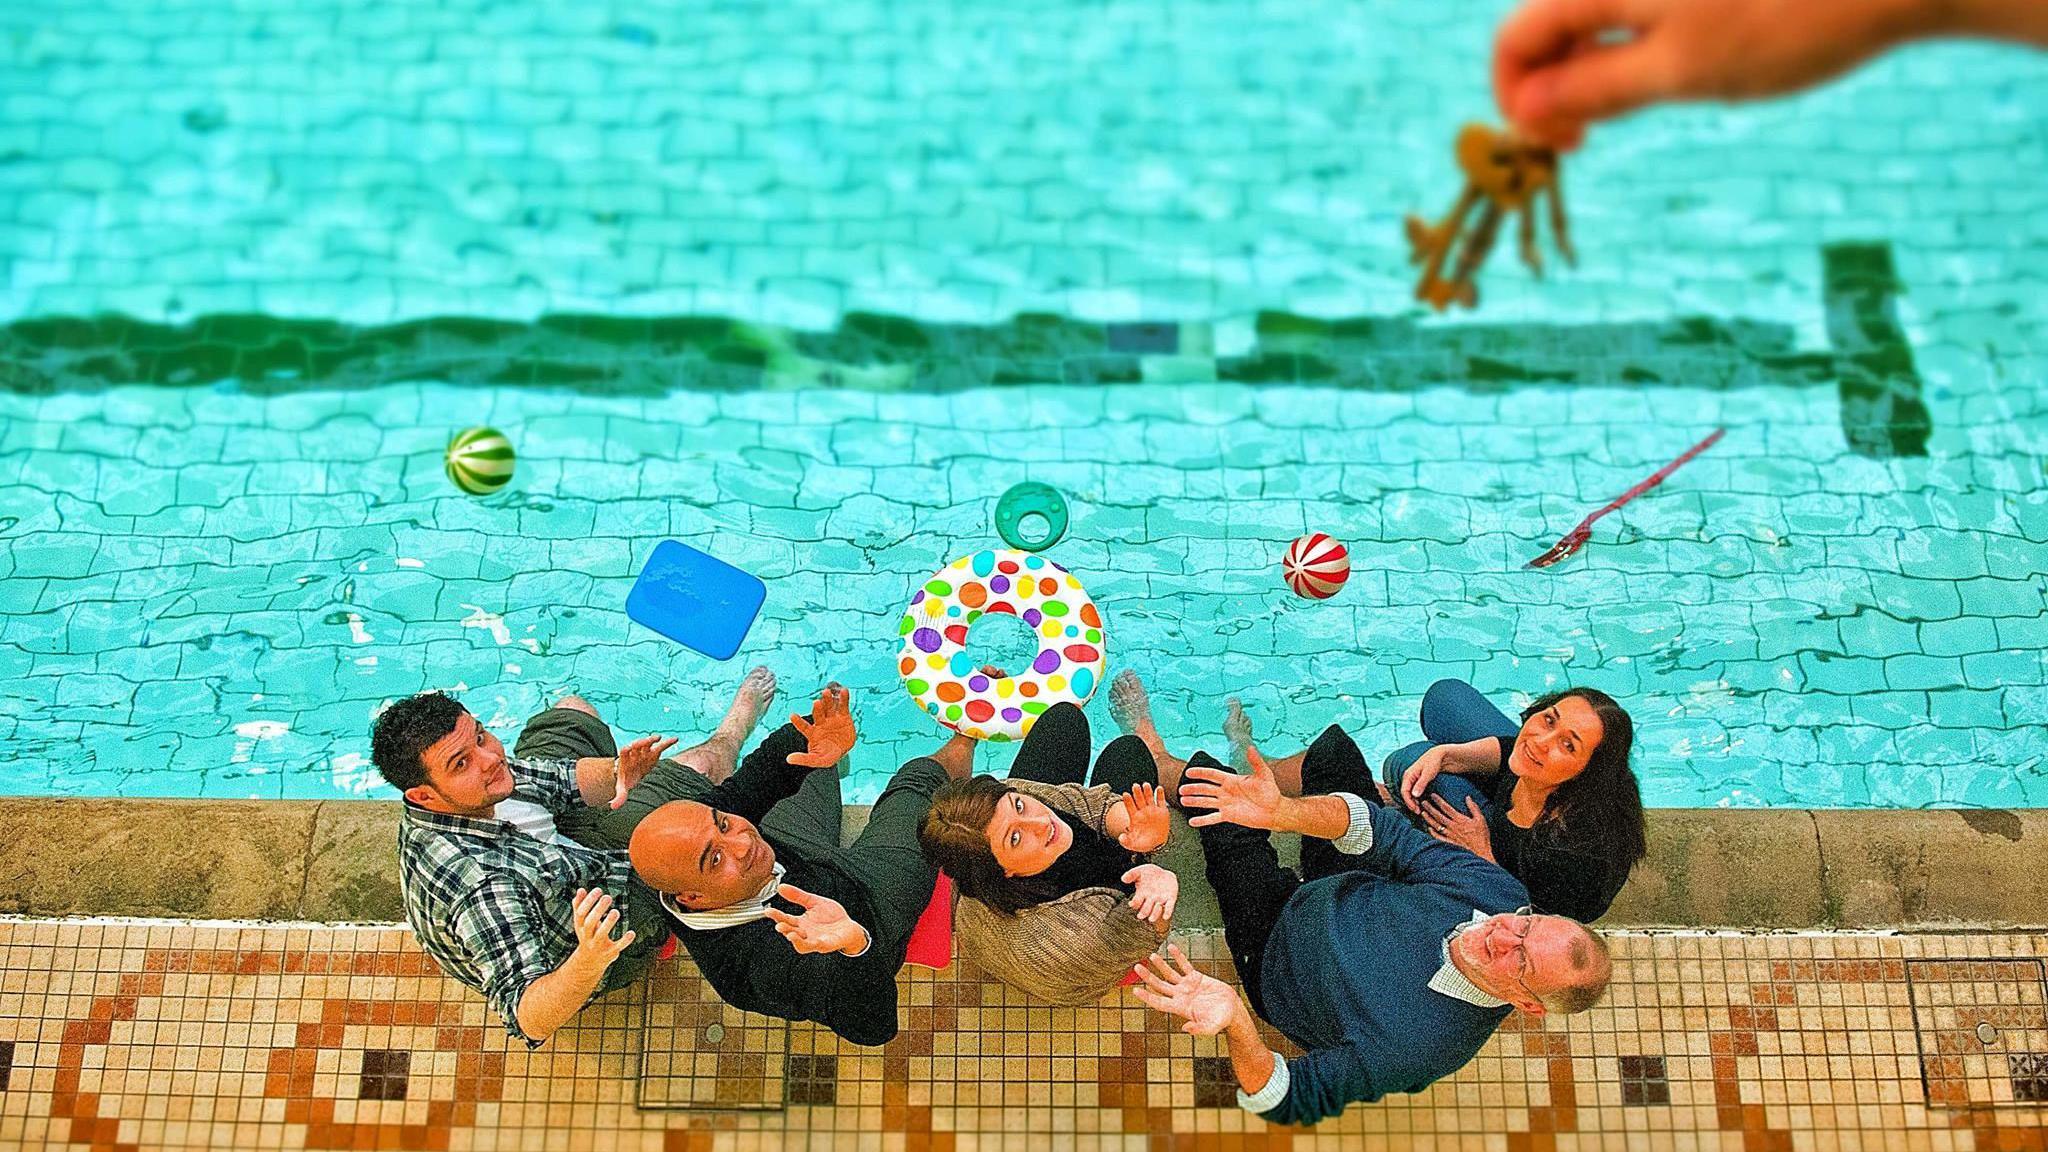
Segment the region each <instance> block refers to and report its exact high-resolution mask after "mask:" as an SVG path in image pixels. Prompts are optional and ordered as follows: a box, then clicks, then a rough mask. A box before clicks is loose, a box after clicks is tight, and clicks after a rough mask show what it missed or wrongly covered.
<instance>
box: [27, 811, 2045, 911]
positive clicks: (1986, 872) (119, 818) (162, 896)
mask: <svg viewBox="0 0 2048 1152" xmlns="http://www.w3.org/2000/svg"><path fill="white" fill-rule="evenodd" d="M397 817H398V807H397V805H396V804H394V803H392V802H389V801H369V800H324V801H289V800H277V801H265V800H252V801H216V800H121V799H76V798H61V799H60V798H45V797H6V798H0V837H4V838H5V841H4V842H5V845H6V846H5V847H4V848H0V913H6V914H13V915H25V916H49V917H59V916H165V917H177V918H189V919H233V920H294V921H313V922H335V923H343V922H393V921H397V920H400V919H402V918H403V913H402V910H401V905H400V897H399V890H398V883H397V877H396V868H395V862H396V855H397V853H396V839H397V836H396V821H397ZM866 819H867V809H866V808H865V807H864V806H858V807H849V810H848V814H847V821H846V834H847V835H848V836H849V837H851V836H852V835H854V834H855V833H856V832H857V831H858V830H859V828H860V827H862V826H864V825H865V823H866ZM1649 820H1650V845H1651V851H1650V857H1649V858H1648V859H1647V860H1645V861H1644V862H1643V864H1642V865H1641V866H1640V867H1639V868H1638V869H1637V870H1636V873H1635V875H1634V876H1632V877H1631V878H1630V881H1629V884H1628V886H1627V888H1625V889H1624V890H1623V892H1622V894H1621V897H1620V899H1619V900H1618V901H1617V902H1616V904H1615V907H1614V909H1613V911H1612V912H1611V913H1610V914H1609V915H1608V917H1607V918H1606V919H1605V920H1603V921H1602V924H1603V926H1612V927H1632V928H1635V927H1643V928H1647V927H1687V928H1740V929H1814V928H1825V929H1886V928H1896V929H1914V930H1922V931H1925V930H1942V929H1963V928H1970V929H1977V928H1997V929H2012V928H2040V927H2043V926H2044V925H2048V870H2044V869H2042V868H2040V867H2039V863H2040V861H2041V860H2043V859H2048V810H2043V809H1934V810H1896V809H1828V810H1802V809H1743V810H1734V809H1695V808H1664V809H1653V810H1651V812H1650V813H1649ZM1199 852H1200V850H1199V846H1198V844H1197V842H1196V840H1195V838H1194V837H1193V836H1192V835H1191V834H1189V833H1188V831H1187V830H1186V829H1185V828H1180V829H1179V830H1178V831H1177V832H1176V834H1175V836H1174V838H1173V841H1172V842H1171V843H1169V844H1168V846H1167V848H1166V849H1165V859H1164V863H1166V864H1167V866H1169V867H1171V868H1173V869H1174V870H1175V871H1176V872H1178V873H1179V874H1180V875H1181V877H1182V887H1183V894H1182V900H1181V911H1180V913H1179V914H1178V915H1177V917H1176V920H1177V922H1178V923H1179V924H1180V925H1181V926H1182V927H1185V928H1189V929H1199V928H1213V927H1216V926H1217V925H1218V923H1219V921H1218V918H1217V916H1216V907H1215V900H1214V897H1213V895H1211V894H1210V892H1209V891H1208V888H1207V886H1206V885H1205V884H1204V883H1203V882H1202V878H1201V858H1200V854H1199ZM1283 855H1291V853H1289V852H1287V851H1286V850H1285V849H1283ZM2029 861H2031V862H2032V866H2030V864H2029Z"/></svg>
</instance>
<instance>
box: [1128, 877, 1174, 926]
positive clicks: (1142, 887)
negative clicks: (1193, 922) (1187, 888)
mask: <svg viewBox="0 0 2048 1152" xmlns="http://www.w3.org/2000/svg"><path fill="white" fill-rule="evenodd" d="M1123 882H1124V883H1126V884H1135V885H1137V888H1138V890H1137V892H1135V893H1133V894H1132V896H1131V907H1132V908H1133V909H1135V910H1136V911H1137V913H1138V919H1140V920H1143V921H1144V922H1145V923H1147V924H1150V925H1153V926H1154V927H1160V926H1163V925H1165V924H1168V923H1171V922H1172V920H1173V906H1174V903H1175V902H1176V901H1178V900H1179V899H1180V877H1178V876H1175V875H1174V874H1173V873H1171V872H1168V871H1167V870H1166V869H1164V868H1161V867H1160V866H1159V865H1157V864H1140V865H1138V866H1137V867H1135V868H1133V869H1131V870H1130V871H1129V872H1126V873H1124V874H1123Z"/></svg>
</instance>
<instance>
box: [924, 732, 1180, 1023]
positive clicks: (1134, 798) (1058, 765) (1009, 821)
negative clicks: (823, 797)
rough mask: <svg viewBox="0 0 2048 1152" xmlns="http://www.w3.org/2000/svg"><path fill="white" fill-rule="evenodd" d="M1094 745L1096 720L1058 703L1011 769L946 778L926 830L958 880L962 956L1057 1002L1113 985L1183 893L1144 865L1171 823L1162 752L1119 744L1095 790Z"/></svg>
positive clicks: (929, 846)
mask: <svg viewBox="0 0 2048 1152" xmlns="http://www.w3.org/2000/svg"><path fill="white" fill-rule="evenodd" d="M1088 751H1089V734H1088V720H1087V718H1086V717H1085V716H1083V715H1082V713H1081V710H1080V709H1079V708H1078V707H1075V706H1074V705H1072V704H1059V705H1055V706H1054V707H1052V708H1049V709H1047V710H1046V711H1045V713H1044V714H1043V715H1042V716H1040V717H1039V718H1038V722H1037V723H1036V724H1035V725H1033V727H1032V729H1031V732H1030V734H1029V735H1027V736H1026V737H1025V738H1024V742H1023V745H1022V746H1021V747H1020V748H1019V749H1018V753H1017V760H1016V763H1015V764H1013V765H1012V767H1011V770H1010V776H1009V778H1008V779H997V778H995V777H992V776H974V777H969V778H968V779H965V780H955V781H950V782H948V783H947V784H945V785H943V786H941V787H940V788H939V790H938V791H937V792H936V793H935V794H934V795H933V796H932V803H931V807H930V808H929V809H928V810H927V811H926V813H925V817H924V822H923V823H922V824H921V825H920V826H919V828H918V841H919V843H920V844H922V845H923V847H924V853H925V856H926V858H927V859H929V860H930V861H931V862H932V863H933V864H934V865H936V866H937V867H938V868H939V870H940V871H942V872H944V873H945V874H946V875H948V876H950V877H952V878H953V884H954V886H955V888H956V889H957V890H958V893H959V898H958V901H957V903H956V904H955V906H954V914H953V927H954V938H955V940H956V942H957V943H958V945H959V950H960V955H961V957H962V958H963V959H966V960H970V961H972V962H973V963H974V964H975V965H976V966H977V967H980V968H981V969H983V970H984V971H986V972H988V973H989V974H990V975H992V976H995V977H996V978H998V979H1000V980H1002V981H1003V982H1005V983H1007V984H1010V985H1012V986H1014V987H1017V988H1020V989H1022V990H1024V991H1026V992H1029V993H1031V994H1032V995H1033V996H1035V997H1037V998H1038V999H1041V1000H1044V1001H1047V1002H1049V1003H1053V1004H1087V1003H1092V1002H1094V1001H1096V1000H1100V999H1102V998H1103V997H1104V996H1106V995H1108V994H1109V993H1111V992H1114V991H1115V990H1116V988H1117V986H1118V985H1119V984H1120V983H1122V982H1123V980H1124V978H1125V977H1126V976H1128V975H1129V974H1130V972H1131V970H1132V967H1133V966H1134V965H1136V964H1137V963H1138V962H1139V961H1140V960H1142V959H1144V958H1145V957H1146V956H1148V955H1150V954H1151V953H1152V951H1153V950H1154V949H1156V948H1158V947H1159V942H1160V941H1161V940H1162V939H1164V938H1165V936H1166V933H1167V930H1168V929H1169V928H1170V927H1171V925H1172V922H1173V909H1174V904H1175V902H1176V901H1177V899H1178V898H1179V894H1180V885H1179V881H1178V879H1177V878H1176V877H1175V876H1174V874H1173V873H1171V872H1169V871H1167V870H1166V869H1164V868H1161V867H1159V866H1157V865H1155V864H1150V863H1146V862H1145V856H1146V855H1147V854H1149V853H1151V852H1153V851H1155V850H1157V849H1158V848H1159V847H1160V846H1161V845H1163V844H1164V843H1166V837H1167V833H1168V831H1169V828H1170V823H1169V819H1168V815H1167V806H1166V798H1165V796H1164V795H1163V794H1162V793H1161V792H1160V791H1159V789H1158V787H1157V783H1156V780H1157V772H1156V769H1154V768H1153V766H1152V755H1151V753H1150V752H1148V751H1146V749H1145V746H1144V743H1143V742H1142V741H1139V740H1137V739H1136V738H1134V737H1129V736H1125V737H1120V738H1118V739H1116V740H1113V741H1111V742H1110V744H1109V745H1108V746H1107V747H1106V748H1104V749H1103V752H1102V755H1101V757H1100V758H1099V759H1097V760H1096V762H1095V768H1094V773H1093V780H1094V782H1093V784H1092V786H1087V785H1083V784H1082V783H1081V779H1080V776H1081V772H1082V770H1083V769H1085V767H1086V765H1087V763H1088V760H1087V756H1088Z"/></svg>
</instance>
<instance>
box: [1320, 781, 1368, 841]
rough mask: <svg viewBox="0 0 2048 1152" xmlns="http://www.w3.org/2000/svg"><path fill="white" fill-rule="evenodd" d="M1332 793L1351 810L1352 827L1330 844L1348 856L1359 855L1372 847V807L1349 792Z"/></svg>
mask: <svg viewBox="0 0 2048 1152" xmlns="http://www.w3.org/2000/svg"><path fill="white" fill-rule="evenodd" d="M1330 795H1332V796H1335V797H1337V798H1338V799H1340V800H1342V801H1344V806H1345V807H1346V808H1349V809H1350V810H1351V827H1349V828H1347V829H1345V831H1344V835H1342V836H1339V837H1337V838H1336V839H1335V840H1332V841H1330V846H1331V847H1333V848H1335V849H1336V850H1337V851H1339V852H1342V853H1343V854H1345V855H1346V856H1357V855H1360V854H1362V853H1364V852H1366V851H1368V850H1370V849H1371V848H1372V809H1371V808H1369V807H1367V806H1366V803H1365V801H1364V800H1363V799H1361V798H1360V797H1358V796H1355V795H1353V794H1351V793H1349V792H1332V793H1330Z"/></svg>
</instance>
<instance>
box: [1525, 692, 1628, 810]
mask: <svg viewBox="0 0 2048 1152" xmlns="http://www.w3.org/2000/svg"><path fill="white" fill-rule="evenodd" d="M1606 735H1607V733H1606V731H1605V729H1604V728H1603V727H1602V726H1601V723H1600V714H1599V713H1597V712H1595V711H1593V706H1592V705H1591V704H1588V703H1586V701H1585V700H1584V699H1582V698H1580V697H1577V696H1566V697H1564V698H1563V699H1561V700H1559V701H1558V702H1557V703H1555V704H1552V705H1551V706H1550V707H1548V708H1545V709H1543V710H1542V711H1540V712H1538V713H1536V714H1535V715H1533V716H1531V717H1529V718H1528V719H1527V720H1524V721H1522V731H1521V734H1520V735H1518V736H1516V737H1515V750H1514V751H1513V752H1511V753H1509V754H1508V767H1509V768H1511V769H1513V770H1514V773H1515V775H1517V776H1519V777H1521V778H1522V779H1524V780H1527V781H1528V782H1530V783H1531V784H1536V785H1539V786H1542V787H1547V788H1555V787H1557V786H1558V785H1560V784H1562V783H1564V782H1565V781H1567V780H1570V779H1571V778H1572V777H1574V776H1577V775H1578V774H1579V773H1581V772H1584V771H1585V770H1586V763H1587V762H1588V761H1589V760H1591V759H1592V758H1593V749H1595V748H1598V747H1599V746H1600V741H1601V739H1602V738H1604V737H1605V736H1606Z"/></svg>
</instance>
